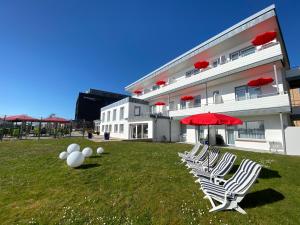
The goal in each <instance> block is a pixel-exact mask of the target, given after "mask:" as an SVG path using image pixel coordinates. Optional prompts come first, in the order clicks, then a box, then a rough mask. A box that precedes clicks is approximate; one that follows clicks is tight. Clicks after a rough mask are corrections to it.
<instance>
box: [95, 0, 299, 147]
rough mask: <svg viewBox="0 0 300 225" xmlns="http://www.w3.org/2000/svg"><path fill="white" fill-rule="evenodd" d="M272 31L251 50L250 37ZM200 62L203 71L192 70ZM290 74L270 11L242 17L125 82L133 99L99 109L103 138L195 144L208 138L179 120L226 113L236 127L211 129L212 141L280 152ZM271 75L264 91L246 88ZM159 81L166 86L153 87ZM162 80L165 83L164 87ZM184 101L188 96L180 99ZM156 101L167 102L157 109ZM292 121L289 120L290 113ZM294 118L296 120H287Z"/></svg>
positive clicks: (204, 130) (273, 13)
mask: <svg viewBox="0 0 300 225" xmlns="http://www.w3.org/2000/svg"><path fill="white" fill-rule="evenodd" d="M268 31H275V32H276V38H275V39H274V40H272V41H270V42H268V43H266V44H264V45H260V46H254V45H253V44H252V42H251V41H252V40H253V38H255V37H256V36H257V35H259V34H262V33H264V32H268ZM202 60H205V61H207V62H209V66H208V67H206V68H203V69H195V67H194V64H195V63H197V62H199V61H202ZM289 69H290V67H289V60H288V56H287V52H286V49H285V45H284V41H283V37H282V33H281V30H280V26H279V23H278V19H277V16H276V11H275V6H274V5H272V6H269V7H268V8H266V9H264V10H262V11H260V12H258V13H256V14H254V15H252V16H250V17H248V18H247V19H245V20H243V21H241V22H239V23H238V24H236V25H234V26H232V27H230V28H229V29H227V30H225V31H223V32H221V33H220V34H218V35H216V36H214V37H212V38H210V39H209V40H207V41H205V42H203V43H201V44H200V45H198V46H196V47H195V48H193V49H191V50H190V51H188V52H186V53H184V54H182V55H180V56H179V57H177V58H175V59H174V60H172V61H170V62H168V63H166V64H165V65H163V66H161V67H160V68H158V69H156V70H155V71H153V72H151V73H149V74H147V75H146V76H144V77H142V78H140V79H139V80H137V81H135V82H133V83H132V84H130V85H128V86H127V87H126V88H125V89H126V91H128V92H130V93H134V92H137V93H138V92H140V93H138V94H132V97H129V98H125V99H123V100H121V101H119V102H116V103H113V104H111V105H108V106H106V107H104V108H102V109H101V125H100V130H101V134H103V132H105V131H109V132H110V136H111V137H115V138H122V139H139V138H140V139H153V140H155V141H172V142H179V141H180V142H187V143H195V142H197V141H201V140H202V139H204V138H205V137H206V134H207V128H206V127H195V126H186V125H182V124H180V119H182V118H184V117H187V116H190V115H194V114H199V113H205V112H215V113H222V114H227V115H232V116H235V117H238V118H240V119H242V120H243V122H244V124H243V125H239V126H215V127H211V128H210V135H211V136H210V139H211V141H212V142H213V143H215V142H216V138H215V137H216V136H218V140H217V142H220V140H223V141H224V143H225V144H226V145H232V146H236V147H240V148H250V149H260V150H270V148H271V147H272V145H274V143H275V144H276V145H277V147H278V146H279V147H278V148H280V149H279V151H284V149H285V138H284V129H285V127H287V126H290V125H291V124H292V121H291V115H292V113H293V112H292V105H291V98H290V93H289V91H290V83H289V81H288V79H287V78H286V71H288V70H289ZM261 77H268V78H270V77H271V78H273V80H274V81H273V82H272V83H270V84H267V85H263V86H257V87H250V86H248V85H247V83H248V82H249V81H251V80H255V79H258V78H261ZM157 81H164V82H165V84H162V85H156V83H157ZM162 83H163V82H162ZM183 96H192V99H191V100H189V101H183V100H181V98H182V97H183ZM157 102H162V103H164V104H165V105H160V106H158V105H156V104H157ZM294 116H295V115H294ZM293 118H294V117H293Z"/></svg>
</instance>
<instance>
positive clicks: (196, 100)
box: [194, 95, 201, 107]
mask: <svg viewBox="0 0 300 225" xmlns="http://www.w3.org/2000/svg"><path fill="white" fill-rule="evenodd" d="M199 106H201V95H197V96H195V98H194V107H199Z"/></svg>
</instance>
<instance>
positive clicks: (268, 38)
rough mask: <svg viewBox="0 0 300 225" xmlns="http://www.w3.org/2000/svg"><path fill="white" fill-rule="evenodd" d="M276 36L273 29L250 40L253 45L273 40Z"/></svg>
mask: <svg viewBox="0 0 300 225" xmlns="http://www.w3.org/2000/svg"><path fill="white" fill-rule="evenodd" d="M276 36H277V33H276V32H275V31H267V32H265V33H262V34H259V35H257V36H256V37H255V38H254V39H253V40H252V41H251V42H252V44H253V45H255V46H258V45H263V44H266V43H268V42H270V41H273V40H274V39H275V38H276Z"/></svg>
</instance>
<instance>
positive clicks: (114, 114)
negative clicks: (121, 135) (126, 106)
mask: <svg viewBox="0 0 300 225" xmlns="http://www.w3.org/2000/svg"><path fill="white" fill-rule="evenodd" d="M116 119H117V109H114V111H113V121H115V120H116Z"/></svg>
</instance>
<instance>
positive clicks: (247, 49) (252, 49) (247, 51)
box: [240, 46, 255, 57]
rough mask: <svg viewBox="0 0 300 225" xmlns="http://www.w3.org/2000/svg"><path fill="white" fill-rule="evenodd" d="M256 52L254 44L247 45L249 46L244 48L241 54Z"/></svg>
mask: <svg viewBox="0 0 300 225" xmlns="http://www.w3.org/2000/svg"><path fill="white" fill-rule="evenodd" d="M254 52H255V47H254V46H250V47H247V48H244V49H242V50H241V51H240V56H242V57H243V56H246V55H250V54H252V53H254Z"/></svg>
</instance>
